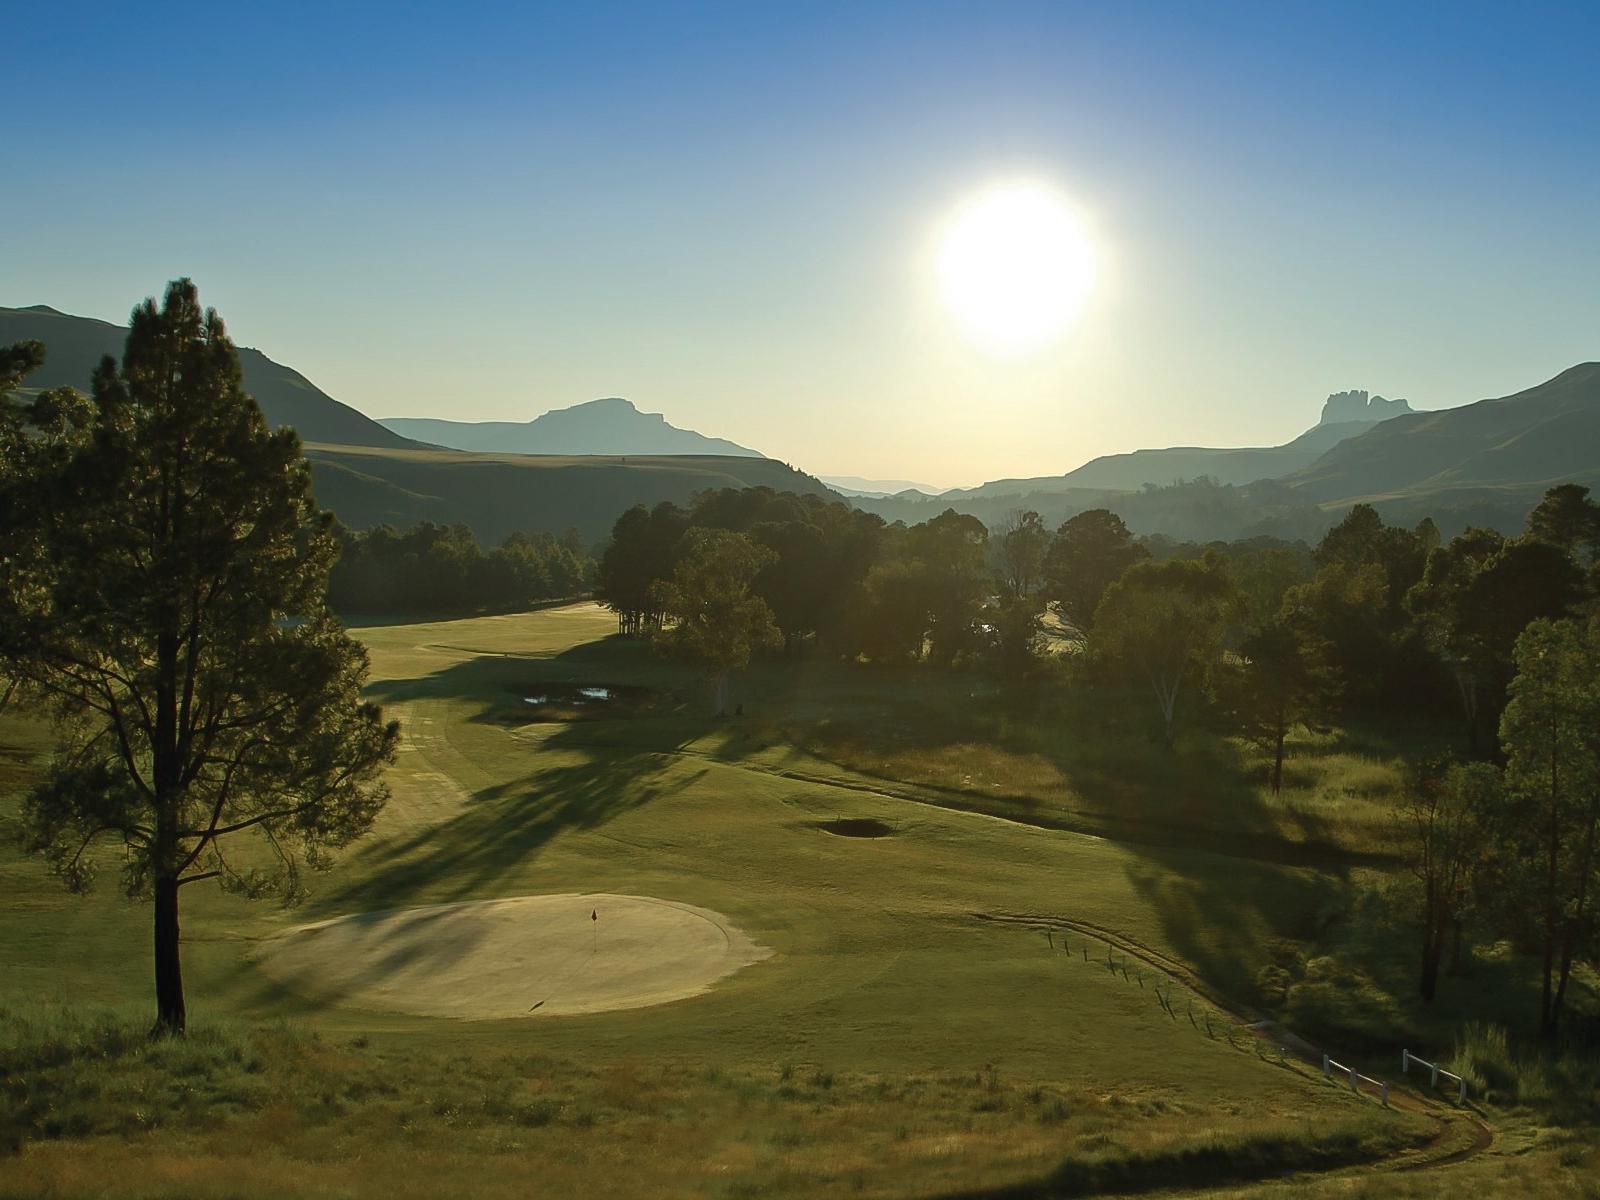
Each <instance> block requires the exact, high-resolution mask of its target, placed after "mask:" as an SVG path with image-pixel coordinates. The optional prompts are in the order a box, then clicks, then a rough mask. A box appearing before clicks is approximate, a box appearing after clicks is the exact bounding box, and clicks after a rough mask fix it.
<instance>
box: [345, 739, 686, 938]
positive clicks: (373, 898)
mask: <svg viewBox="0 0 1600 1200" xmlns="http://www.w3.org/2000/svg"><path fill="white" fill-rule="evenodd" d="M562 757H563V758H567V757H568V756H565V755H563V756H562ZM668 765H669V764H666V763H664V762H663V761H662V760H661V759H660V758H658V757H657V756H654V755H650V754H638V753H633V754H626V753H625V754H594V755H586V756H585V757H584V758H583V759H582V760H581V761H579V762H571V761H570V760H569V761H567V762H565V763H564V764H563V765H559V766H552V767H547V768H544V769H542V770H536V771H533V772H530V773H529V774H527V775H525V776H523V777H521V778H519V779H517V780H514V781H512V782H509V783H502V784H497V785H495V786H493V787H488V788H484V789H483V790H482V791H479V792H477V793H476V794H474V796H473V797H472V799H471V800H470V801H469V802H468V804H467V806H466V807H465V808H464V809H463V810H462V811H461V812H460V813H458V814H457V815H456V816H454V817H452V818H450V819H449V820H447V821H444V822H442V823H441V824H438V825H433V826H429V827H427V828H425V829H421V830H418V831H416V832H415V833H412V834H411V835H409V836H408V837H405V838H402V839H399V840H395V841H387V842H381V843H375V844H373V845H370V846H368V847H366V848H365V849H363V850H360V851H358V852H357V853H356V854H354V855H353V856H352V857H351V858H350V859H349V860H348V867H347V870H346V871H345V874H346V875H347V876H350V877H353V879H354V881H353V882H352V883H350V884H348V885H346V886H345V887H343V888H341V889H338V890H335V891H333V892H331V893H328V894H326V895H324V896H322V897H320V898H319V900H318V901H317V904H316V907H317V908H318V909H320V910H323V911H327V912H348V911H350V910H352V909H356V910H371V909H382V908H396V907H403V906H405V905H408V904H417V903H424V902H426V903H448V902H449V901H452V900H464V899H468V898H482V897H486V896H493V895H495V894H496V892H497V890H498V889H499V888H500V887H502V886H503V885H504V883H505V882H506V881H507V879H508V877H512V876H515V875H520V874H521V873H522V872H523V871H524V869H525V868H526V867H527V866H528V865H529V863H531V862H532V861H533V860H534V859H535V858H537V857H538V855H539V854H540V852H541V851H542V850H543V849H544V848H545V847H546V846H547V845H548V844H549V843H550V842H551V841H552V840H553V839H554V838H556V837H558V836H559V835H560V834H562V833H565V832H568V831H571V830H580V829H594V828H596V827H598V826H601V825H604V824H605V823H606V822H608V821H611V820H613V819H615V818H616V817H618V816H620V815H621V814H623V813H625V812H627V811H629V810H631V809H634V808H637V807H639V806H641V805H644V804H649V803H651V802H652V801H655V800H659V799H661V798H662V797H665V796H669V795H671V794H673V793H675V792H679V791H682V790H683V789H684V788H687V787H691V786H693V784H694V783H695V782H696V781H697V780H698V779H699V778H700V774H704V772H701V773H700V774H696V775H691V776H681V775H680V776H678V777H676V778H672V779H667V778H665V777H664V772H665V770H666V767H667V766H668Z"/></svg>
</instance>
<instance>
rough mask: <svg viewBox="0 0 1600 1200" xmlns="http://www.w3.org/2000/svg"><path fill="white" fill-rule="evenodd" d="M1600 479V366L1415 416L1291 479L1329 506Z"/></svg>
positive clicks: (1388, 424)
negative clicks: (1359, 501)
mask: <svg viewBox="0 0 1600 1200" xmlns="http://www.w3.org/2000/svg"><path fill="white" fill-rule="evenodd" d="M1597 474H1600V362H1588V363H1580V364H1579V365H1577V366H1575V367H1570V368H1568V369H1567V370H1565V371H1563V372H1561V374H1559V375H1557V376H1556V377H1555V378H1553V379H1550V380H1547V381H1545V382H1544V383H1541V384H1539V385H1537V386H1536V387H1531V388H1527V389H1526V390H1524V391H1521V392H1517V393H1515V394H1514V395H1510V396H1502V397H1500V398H1498V399H1494V400H1480V401H1478V402H1477V403H1476V404H1467V405H1463V406H1462V407H1460V408H1447V409H1441V410H1439V411H1437V412H1425V413H1410V414H1407V415H1405V416H1400V417H1395V418H1394V419H1392V420H1389V421H1385V422H1383V423H1382V424H1381V425H1376V426H1374V427H1373V428H1371V429H1369V430H1367V431H1366V432H1364V433H1362V434H1361V435H1360V436H1359V437H1355V438H1351V439H1349V440H1347V441H1344V442H1341V443H1340V444H1339V445H1337V446H1334V447H1333V448H1332V449H1330V450H1329V451H1328V452H1327V453H1326V454H1324V455H1323V456H1322V457H1321V458H1320V459H1318V460H1317V462H1316V463H1314V464H1312V465H1311V466H1308V467H1306V468H1305V469H1303V470H1301V471H1298V472H1296V473H1295V474H1293V475H1291V476H1288V477H1286V478H1285V480H1284V482H1285V483H1287V484H1289V485H1290V486H1291V487H1293V488H1295V489H1296V490H1297V491H1298V492H1300V493H1301V494H1302V495H1304V496H1306V497H1308V498H1309V499H1312V500H1315V501H1316V502H1317V503H1319V504H1323V505H1324V506H1326V505H1328V504H1337V503H1353V502H1355V501H1357V500H1369V499H1375V500H1386V499H1396V498H1400V497H1411V498H1416V497H1422V496H1427V495H1432V494H1443V493H1456V494H1461V493H1466V492H1471V491H1474V490H1484V489H1488V490H1492V491H1500V492H1502V493H1507V494H1526V495H1534V496H1536V495H1537V494H1538V493H1540V492H1542V491H1543V490H1544V489H1545V488H1547V487H1549V486H1551V485H1552V484H1556V483H1563V482H1567V481H1579V482H1582V481H1584V480H1586V479H1589V478H1592V477H1594V476H1595V475H1597Z"/></svg>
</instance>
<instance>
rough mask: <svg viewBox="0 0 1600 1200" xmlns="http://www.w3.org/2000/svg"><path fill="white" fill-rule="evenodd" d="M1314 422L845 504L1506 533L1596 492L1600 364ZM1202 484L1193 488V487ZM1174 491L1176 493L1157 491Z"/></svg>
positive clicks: (1339, 412)
mask: <svg viewBox="0 0 1600 1200" xmlns="http://www.w3.org/2000/svg"><path fill="white" fill-rule="evenodd" d="M1352 417H1359V419H1350V418H1352ZM1323 421H1324V422H1325V423H1323V424H1318V425H1316V426H1314V427H1313V428H1311V429H1309V430H1307V431H1306V432H1305V433H1304V434H1301V435H1300V437H1298V438H1296V439H1294V440H1293V441H1291V442H1289V443H1287V444H1285V445H1283V446H1276V447H1263V448H1257V449H1244V450H1212V449H1194V448H1174V449H1169V450H1139V451H1134V452H1133V453H1131V454H1121V455H1110V456H1107V457H1106V458H1100V459H1095V460H1094V461H1093V462H1090V463H1087V464H1085V465H1084V466H1082V467H1079V468H1078V469H1077V470H1075V471H1070V472H1068V473H1067V474H1065V475H1056V476H1047V477H1044V478H1039V479H1002V480H995V481H993V482H991V483H986V484H984V485H983V486H981V487H978V488H968V489H957V490H953V491H948V492H945V493H943V494H942V495H940V496H938V497H935V498H923V497H917V496H912V495H907V494H902V495H898V496H891V497H887V498H882V499H868V498H861V499H857V500H856V501H855V503H856V504H857V505H858V506H859V507H862V508H866V509H869V510H870V511H872V512H876V513H878V514H879V515H880V516H882V517H884V518H885V519H886V520H891V521H893V520H900V521H906V522H908V523H914V522H917V521H923V520H926V519H927V518H928V517H930V516H934V515H937V513H939V512H941V511H943V510H944V509H945V508H954V509H955V510H956V511H957V512H964V513H970V514H971V515H973V516H976V517H978V518H979V519H980V520H983V521H985V522H986V523H992V522H993V521H995V520H997V519H1000V518H1002V517H1004V516H1005V515H1006V514H1007V513H1010V512H1014V511H1017V510H1027V509H1033V510H1035V511H1037V512H1039V513H1040V514H1041V515H1042V516H1043V517H1045V519H1046V520H1048V521H1058V520H1064V519H1065V518H1066V517H1069V516H1072V515H1073V514H1074V513H1077V512H1082V511H1083V510H1085V509H1088V508H1099V507H1105V508H1110V509H1112V510H1114V511H1116V512H1118V513H1119V514H1120V515H1122V517H1123V519H1124V520H1126V521H1127V522H1128V524H1129V525H1130V527H1132V528H1134V529H1136V530H1138V531H1139V532H1142V533H1165V534H1168V535H1170V536H1174V537H1188V538H1197V539H1200V540H1209V539H1211V538H1234V537H1241V536H1248V535H1251V534H1255V533H1271V534H1274V535H1276V536H1285V537H1303V538H1315V537H1316V536H1318V535H1319V534H1320V532H1321V531H1322V530H1323V529H1326V528H1327V527H1328V526H1329V525H1331V524H1332V523H1333V522H1334V521H1336V520H1337V519H1338V514H1340V513H1342V512H1344V511H1345V510H1347V509H1348V508H1350V507H1351V506H1352V505H1354V504H1357V503H1370V504H1372V505H1374V507H1376V508H1377V509H1378V511H1379V512H1380V513H1382V514H1383V515H1384V517H1385V519H1387V520H1391V521H1397V522H1403V523H1408V524H1409V523H1414V522H1416V521H1418V520H1421V519H1422V518H1423V517H1425V516H1431V517H1433V518H1434V519H1435V521H1436V522H1437V523H1438V525H1439V527H1440V528H1441V530H1442V531H1443V532H1444V533H1445V534H1446V535H1450V534H1453V533H1456V532H1459V531H1460V530H1461V529H1463V528H1465V527H1466V526H1468V525H1484V526H1490V527H1493V528H1497V529H1500V530H1503V531H1505V532H1515V531H1518V530H1520V529H1521V528H1522V525H1523V522H1524V520H1525V519H1526V517H1527V514H1528V511H1529V510H1530V509H1531V508H1532V507H1533V506H1534V505H1535V504H1537V503H1538V500H1539V497H1540V496H1541V495H1543V493H1544V491H1545V490H1546V489H1547V488H1549V487H1552V486H1554V485H1555V484H1557V483H1569V482H1571V483H1579V484H1585V485H1589V486H1593V487H1596V488H1600V363H1593V362H1590V363H1580V364H1579V365H1577V366H1575V367H1571V368H1569V369H1568V370H1566V371H1563V372H1562V373H1561V374H1559V375H1557V376H1555V377H1554V378H1552V379H1549V380H1547V381H1545V382H1544V383H1541V384H1538V385H1537V386H1535V387H1531V388H1527V389H1525V390H1523V391H1520V392H1516V393H1514V394H1512V395H1509V396H1503V397H1499V398H1496V399H1490V400H1480V401H1477V402H1476V403H1473V404H1466V405H1462V406H1460V407H1457V408H1447V409H1440V410H1437V411H1432V412H1414V411H1412V410H1411V407H1410V405H1408V404H1405V402H1404V401H1385V400H1383V398H1382V397H1368V396H1367V394H1366V393H1364V392H1341V393H1336V394H1335V395H1333V396H1330V397H1329V398H1328V402H1327V403H1326V404H1325V405H1324V407H1323ZM1201 478H1204V479H1205V480H1206V482H1205V483H1204V485H1195V484H1194V483H1193V481H1194V480H1196V479H1201ZM1185 480H1186V481H1190V482H1189V486H1187V487H1183V488H1171V487H1167V486H1165V485H1171V484H1174V483H1177V482H1179V481H1185ZM1147 484H1154V485H1156V487H1155V488H1154V489H1153V490H1152V489H1150V488H1147V487H1146V485H1147Z"/></svg>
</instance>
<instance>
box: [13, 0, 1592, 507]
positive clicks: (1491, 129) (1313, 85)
mask: <svg viewBox="0 0 1600 1200" xmlns="http://www.w3.org/2000/svg"><path fill="white" fill-rule="evenodd" d="M248 9H253V10H254V11H248ZM241 10H245V11H241ZM202 14H203V15H202ZM7 40H8V54H7V59H8V62H7V81H6V104H5V108H6V114H7V118H8V119H7V120H6V123H5V124H6V129H7V132H8V134H9V135H10V141H11V144H12V146H13V157H12V161H11V171H10V178H9V179H8V181H7V184H6V187H5V189H4V191H3V193H0V304H8V305H22V304H38V303H42V304H49V305H52V306H53V307H56V308H59V309H62V310H65V311H68V312H73V313H79V314H83V315H89V316H96V317H102V318H105V319H108V320H114V321H122V320H125V319H126V315H127V312H128V310H129V309H130V308H131V307H132V306H133V305H134V304H135V303H136V302H137V301H138V300H139V299H141V298H142V297H143V296H145V295H148V294H152V293H158V292H159V291H160V289H161V287H162V286H163V285H164V283H165V281H166V280H168V279H170V278H173V277H176V276H179V275H190V276H192V277H193V278H194V279H195V280H196V282H197V283H198V284H199V286H200V290H201V296H202V299H203V300H204V301H205V302H207V303H208V304H212V305H215V306H216V307H217V308H218V309H219V311H221V313H222V315H223V317H224V318H225V319H226V320H227V322H228V324H229V328H230V330H231V332H232V333H233V335H234V337H235V338H236V340H238V341H239V342H240V343H241V344H245V345H252V346H256V347H259V348H260V349H261V350H263V351H265V352H266V353H267V354H268V355H270V356H271V357H273V358H275V359H277V360H279V361H280V362H284V363H287V364H289V365H291V366H293V367H295V368H297V369H298V370H300V371H302V372H304V373H305V374H306V375H307V376H309V377H310V378H311V379H312V380H314V381H315V382H316V383H317V384H318V385H319V386H321V387H322V388H323V389H324V390H326V391H327V392H329V393H330V394H331V395H333V396H335V397H337V398H338V399H340V400H343V401H344V402H346V403H348V404H351V405H354V406H355V407H356V408H359V409H361V410H362V411H364V412H366V413H369V414H371V415H373V416H380V417H381V416H440V417H449V418H453V419H462V420H475V419H485V420H487V419H493V420H523V419H530V418H532V417H534V416H536V415H538V414H539V413H541V412H544V411H546V410H548V409H551V408H562V407H566V406H568V405H571V404H576V403H579V402H582V401H584V400H588V399H593V398H595V397H598V396H611V395H620V396H626V397H628V398H629V399H631V400H633V401H634V402H635V403H636V404H637V405H638V406H639V407H640V408H642V409H645V410H647V411H658V412H664V413H665V414H666V415H667V418H668V419H669V420H670V421H672V422H673V423H674V424H677V425H682V426H687V427H690V428H695V429H698V430H700V431H701V432H704V433H708V434H712V435H715V436H721V437H727V438H731V439H733V440H735V441H738V442H741V443H743V444H745V445H748V446H753V447H755V448H757V449H759V450H761V451H763V452H764V453H766V454H768V455H771V456H772V457H775V458H781V459H784V460H786V461H789V462H791V463H793V464H794V465H796V466H799V467H801V468H803V469H805V470H808V471H811V472H813V473H817V474H855V475H862V476H868V477H874V478H886V477H901V478H911V479H916V480H921V481H926V482H930V483H934V484H941V485H949V484H963V483H976V482H979V481H981V480H985V479H993V478H999V477H1005V476H1025V475H1042V474H1059V473H1061V472H1063V471H1065V470H1068V469H1071V468H1072V467H1075V466H1077V465H1079V464H1081V463H1082V462H1084V461H1086V460H1087V459H1089V458H1092V457H1094V456H1095V455H1098V454H1104V453H1112V452H1116V451H1122V450H1130V449H1134V448H1137V447H1140V446H1165V445H1185V444H1190V445H1193V444H1201V445H1262V444H1274V443H1278V442H1282V441H1284V440H1286V439H1288V438H1290V437H1292V436H1294V435H1295V434H1297V433H1299V432H1300V431H1301V430H1303V429H1304V428H1306V427H1307V426H1309V425H1310V424H1312V423H1313V422H1314V421H1315V420H1316V417H1317V414H1318V411H1319V409H1320V404H1321V401H1322V398H1323V397H1324V396H1325V395H1326V394H1327V393H1328V392H1330V391H1337V390H1343V389H1346V388H1366V389H1368V390H1371V391H1375V392H1381V393H1383V394H1384V395H1387V396H1406V397H1409V398H1410V399H1411V400H1412V402H1413V404H1414V405H1416V406H1418V407H1423V408H1442V407H1448V406H1451V405H1455V404H1461V403H1465V402H1468V401H1471V400H1475V399H1479V398H1482V397H1485V396H1494V395H1502V394H1505V393H1508V392H1511V391H1515V390H1518V389H1520V388H1522V387H1526V386H1529V385H1532V384H1534V383H1537V382H1539V381H1541V380H1543V379H1545V378H1548V377H1549V376H1551V375H1554V374H1556V373H1557V372H1558V371H1560V370H1562V369H1564V368H1566V367H1568V366H1571V365H1572V364H1573V363H1575V362H1579V361H1584V360H1588V359H1595V358H1600V220H1597V214H1600V155H1597V153H1596V147H1597V146H1600V72H1597V71H1596V70H1595V64H1594V54H1593V51H1594V47H1595V46H1596V44H1600V5H1596V4H1594V3H1582V4H1568V5H1537V4H1535V5H1521V4H1519V5H1512V4H1503V5H1479V4H1474V3H1452V4H1450V5H1448V6H1445V5H1432V4H1416V5H1403V4H1402V5H1395V4H1371V5H1363V4H1356V3H1349V4H1340V5H1321V4H1296V3H1262V4H1229V3H1225V2H1222V0H1218V2H1215V3H1208V4H1198V3H1197V4H1129V5H1108V4H1086V5H1078V4H1070V3H1063V2H1057V3H1047V4H1005V3H973V4H896V3H855V4H845V5H837V6H834V5H823V4H794V5H787V4H783V5H780V4H737V5H726V6H701V5H650V6H642V5H641V6H634V5H618V4H594V5H567V4H561V5H551V6H537V5H510V4H506V5H480V4H473V3H461V4H451V5H448V6H446V5H438V6H421V5H409V4H400V3H391V4H381V5H380V4H373V5H366V4H357V3H340V4H335V5H327V4H273V5H256V6H226V5H223V6H214V7H207V8H204V9H200V8H196V7H195V6H193V5H190V4H185V5H176V4H163V3H144V4H138V5H129V4H101V5H92V4H74V3H71V2H70V0H61V2H57V3H37V4H29V3H23V4H22V5H21V6H20V8H19V9H14V10H12V11H11V13H10V14H9V15H8V19H7ZM1008 180H1033V181H1039V182H1042V183H1044V184H1047V185H1048V186H1050V187H1051V188H1053V189H1055V190H1056V191H1058V192H1060V193H1061V194H1064V195H1065V196H1066V197H1068V198H1069V199H1070V202H1071V205H1072V207H1073V208H1074V210H1075V211H1076V212H1077V213H1078V214H1079V215H1080V216H1081V218H1082V221H1083V224H1084V226H1085V227H1086V229H1087V231H1088V233H1089V236H1090V238H1091V240H1092V242H1093V244H1094V246H1095V248H1096V253H1097V256H1098V259H1099V264H1100V267H1099V280H1098V284H1097V286H1096V288H1095V291H1094V292H1093V294H1092V295H1091V297H1090V299H1089V301H1088V303H1087V306H1086V308H1085V310H1084V312H1083V315H1082V317H1081V319H1080V320H1079V321H1078V322H1077V323H1076V324H1075V325H1074V326H1073V327H1072V328H1071V329H1070V330H1069V331H1068V332H1067V334H1066V335H1065V336H1064V337H1062V338H1061V339H1060V340H1059V341H1058V342H1056V343H1054V344H1053V345H1051V346H1050V347H1048V348H1047V349H1046V350H1045V351H1043V352H1041V353H1039V354H1037V355H1035V356H1032V357H1027V358H1022V359H1014V360H1013V359H999V358H995V357H992V356H990V355H988V354H987V353H985V352H984V351H983V350H982V349H981V348H978V347H975V346H973V345H971V344H970V343H969V342H968V341H967V340H966V339H964V338H963V337H962V336H961V335H960V332H959V330H958V329H957V328H956V327H955V326H953V324H952V322H951V319H950V317H949V315H948V314H947V313H946V312H945V310H944V308H943V307H942V305H941V304H940V302H939V298H938V289H937V286H936V283H935V280H934V268H933V257H934V254H933V251H934V247H935V244H936V241H937V237H938V233H939V230H940V229H941V227H942V225H943V223H944V222H946V221H947V220H948V219H949V217H950V215H951V213H952V212H954V211H955V210H956V208H957V207H958V206H959V205H960V204H962V202H963V201H965V200H967V199H968V198H970V197H971V196H973V195H975V194H977V193H979V192H981V191H982V190H983V189H985V188H986V187H989V186H991V185H993V184H995V183H996V182H1002V181H1008Z"/></svg>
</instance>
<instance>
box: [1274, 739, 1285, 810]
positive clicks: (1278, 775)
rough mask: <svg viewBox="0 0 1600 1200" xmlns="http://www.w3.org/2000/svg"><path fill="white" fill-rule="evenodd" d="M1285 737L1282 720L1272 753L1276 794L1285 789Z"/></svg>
mask: <svg viewBox="0 0 1600 1200" xmlns="http://www.w3.org/2000/svg"><path fill="white" fill-rule="evenodd" d="M1283 738H1284V728H1283V725H1282V723H1281V722H1280V723H1279V725H1278V731H1277V737H1276V738H1275V745H1274V747H1273V754H1272V794H1273V795H1274V796H1276V795H1278V794H1279V793H1280V792H1281V791H1283Z"/></svg>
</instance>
